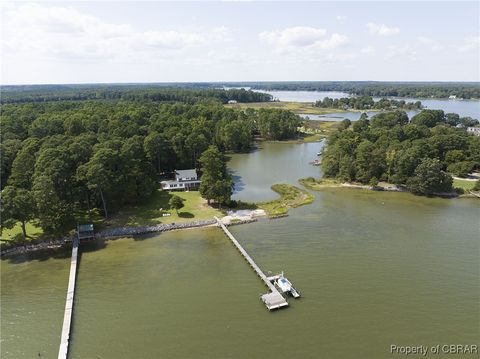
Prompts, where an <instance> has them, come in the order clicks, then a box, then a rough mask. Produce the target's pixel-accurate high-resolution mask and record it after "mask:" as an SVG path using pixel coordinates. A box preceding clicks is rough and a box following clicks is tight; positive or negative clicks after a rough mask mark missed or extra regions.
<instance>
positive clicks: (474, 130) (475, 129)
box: [467, 127, 480, 136]
mask: <svg viewBox="0 0 480 359" xmlns="http://www.w3.org/2000/svg"><path fill="white" fill-rule="evenodd" d="M467 132H468V133H473V134H474V135H475V136H480V127H467Z"/></svg>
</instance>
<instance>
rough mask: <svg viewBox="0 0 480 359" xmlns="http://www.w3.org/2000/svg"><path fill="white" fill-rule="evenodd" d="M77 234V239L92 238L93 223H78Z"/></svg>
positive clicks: (93, 233)
mask: <svg viewBox="0 0 480 359" xmlns="http://www.w3.org/2000/svg"><path fill="white" fill-rule="evenodd" d="M77 236H78V239H86V238H94V237H95V231H94V230H93V223H87V224H79V225H78V226H77Z"/></svg>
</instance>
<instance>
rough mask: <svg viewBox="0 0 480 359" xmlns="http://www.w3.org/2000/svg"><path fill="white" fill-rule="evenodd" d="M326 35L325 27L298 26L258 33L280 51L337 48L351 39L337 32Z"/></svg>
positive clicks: (261, 38) (260, 37)
mask: <svg viewBox="0 0 480 359" xmlns="http://www.w3.org/2000/svg"><path fill="white" fill-rule="evenodd" d="M326 35H327V30H325V29H320V28H315V27H306V26H296V27H289V28H286V29H283V30H275V31H264V32H261V33H260V34H258V37H259V39H260V40H262V41H265V42H267V43H269V44H270V45H273V46H274V47H275V49H276V50H277V51H278V52H285V51H302V50H310V51H311V50H327V49H335V48H337V47H340V46H342V45H345V44H347V43H348V41H349V39H348V37H347V36H345V35H341V34H337V33H334V34H332V35H331V36H330V37H326Z"/></svg>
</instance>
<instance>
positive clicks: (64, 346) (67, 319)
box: [58, 238, 79, 359]
mask: <svg viewBox="0 0 480 359" xmlns="http://www.w3.org/2000/svg"><path fill="white" fill-rule="evenodd" d="M78 243H79V239H78V238H74V240H73V246H72V260H71V262H70V276H69V278H68V289H67V300H66V303H65V313H64V316H63V327H62V337H61V339H60V349H59V351H58V359H66V358H67V355H68V343H69V339H70V325H71V323H72V314H73V298H74V296H75V278H76V275H77V257H78Z"/></svg>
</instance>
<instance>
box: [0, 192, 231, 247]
mask: <svg viewBox="0 0 480 359" xmlns="http://www.w3.org/2000/svg"><path fill="white" fill-rule="evenodd" d="M173 194H175V195H177V196H179V197H181V198H182V199H183V200H184V201H183V204H184V207H183V208H181V209H179V210H178V214H177V212H176V211H175V210H174V209H170V207H169V205H168V201H169V200H170V198H171V196H172V195H173ZM164 213H167V214H170V215H169V216H165V217H163V216H162V214H164ZM213 216H219V217H222V216H223V213H222V212H221V211H220V210H218V209H216V208H213V207H211V206H209V205H207V201H206V200H204V199H203V198H202V197H201V196H200V193H199V192H198V191H191V192H164V191H161V190H157V191H155V192H154V193H153V195H152V196H151V197H150V199H149V200H148V201H147V202H146V203H143V204H141V205H138V206H131V207H127V208H124V209H123V210H121V211H119V212H117V213H115V214H112V216H111V217H110V218H108V220H105V218H103V216H102V215H101V213H100V212H99V211H97V210H95V211H92V212H90V213H85V212H82V213H78V214H76V215H75V219H76V222H78V223H93V224H94V226H95V229H96V230H97V231H98V230H101V229H103V228H109V227H124V226H145V225H151V224H159V223H172V222H176V223H178V222H188V221H198V220H203V219H210V218H212V217H213ZM21 233H22V229H21V227H20V224H17V225H16V226H15V227H13V228H12V229H4V230H3V233H2V236H1V239H2V240H3V241H10V240H12V239H15V238H19V237H20V235H21ZM42 234H43V231H42V229H41V228H39V227H37V226H35V225H34V224H33V223H28V224H27V235H29V236H30V237H31V238H29V239H38V238H40V237H42Z"/></svg>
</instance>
